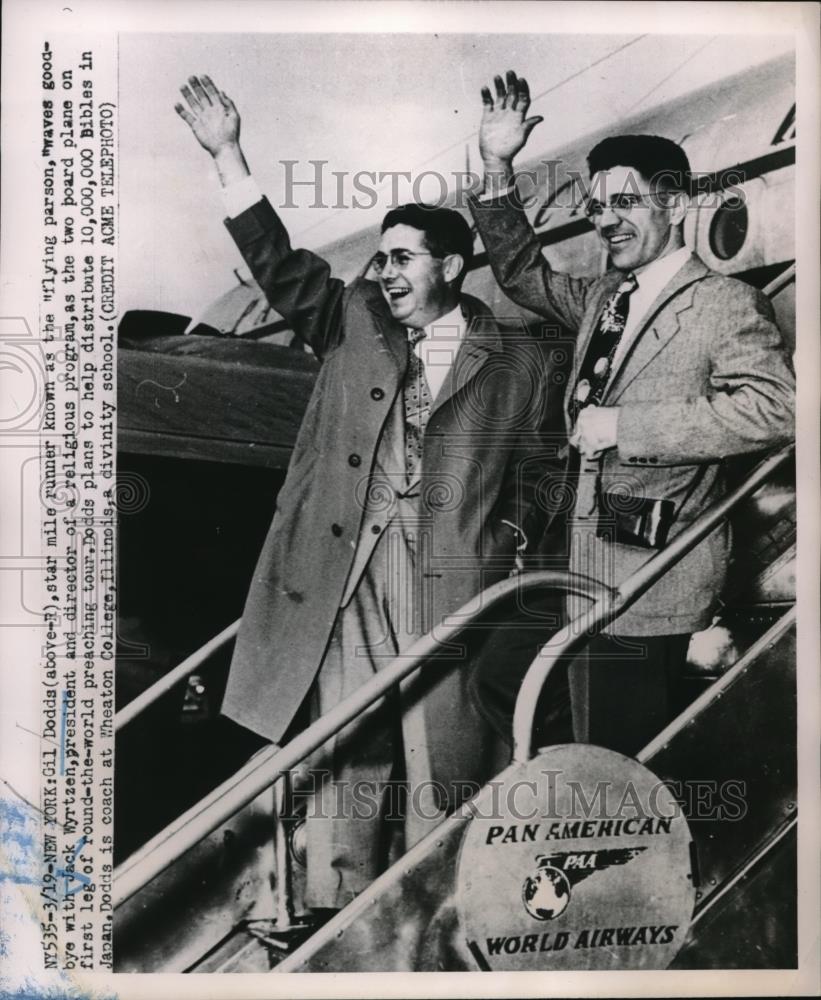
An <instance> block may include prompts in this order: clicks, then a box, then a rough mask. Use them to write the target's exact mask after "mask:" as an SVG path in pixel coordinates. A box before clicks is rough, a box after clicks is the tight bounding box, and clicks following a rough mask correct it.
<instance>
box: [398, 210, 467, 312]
mask: <svg viewBox="0 0 821 1000" xmlns="http://www.w3.org/2000/svg"><path fill="white" fill-rule="evenodd" d="M391 251H394V252H395V253H397V255H398V256H399V257H400V266H399V267H397V266H396V264H394V263H393V261H392V260H391V256H390V255H391ZM399 251H405V255H401V254H398V252H399ZM379 252H380V253H382V254H385V255H386V257H387V260H386V261H385V265H384V267H383V269H382V273H381V274H380V275H379V284H380V287H381V288H382V294H383V295H384V296H385V301H386V302H387V303H388V306H389V308H390V311H391V315H392V316H393V318H394V319H396V320H398V321H399V322H400V323H402V324H403V325H404V326H412V327H418V328H421V327H423V326H427V325H428V323H432V322H433V321H434V320H436V319H439V317H440V316H444V315H445V313H448V312H450V311H451V309H454V308H455V307H456V305H457V303H458V301H459V293H458V292H457V291H456V289H454V287H453V285H452V284H451V282H452V281H453V280H454V279H455V278H456V276H457V275H458V273H459V271H460V269H461V260H462V259H461V257H460V256H459V255H458V254H450V255H449V256H447V257H445V258H444V259H442V258H439V257H433V256H431V253H430V250H428V248H427V246H426V245H425V234H424V233H423V232H422V230H421V229H414V227H413V226H406V225H404V224H400V225H396V226H391V228H390V229H386V230H385V232H384V233H383V234H382V239H381V240H380V243H379Z"/></svg>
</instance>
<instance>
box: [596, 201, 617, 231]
mask: <svg viewBox="0 0 821 1000" xmlns="http://www.w3.org/2000/svg"><path fill="white" fill-rule="evenodd" d="M620 222H621V216H620V215H619V214H618V213H617V212H616V210H615V209H614V208H613V206H612V205H602V210H601V215H600V216H599V228H600V229H609V228H610V227H611V226H617V225H618V224H619V223H620Z"/></svg>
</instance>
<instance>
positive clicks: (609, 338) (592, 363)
mask: <svg viewBox="0 0 821 1000" xmlns="http://www.w3.org/2000/svg"><path fill="white" fill-rule="evenodd" d="M637 287H638V281H636V276H635V274H633V273H632V271H631V272H630V273H629V274H627V275H626V276H625V278H624V280H623V281H622V283H621V284H620V285H619V287H618V288H617V289H616V290H615V292H613V294H612V295H611V296H610V298H609V299H608V300H607V301H606V302H605V304H604V309H602V311H601V315H600V316H599V321H598V324H597V325H596V330H595V332H594V333H593V336H592V337H591V338H590V344H589V345H588V348H587V353H586V354H585V356H584V361H583V362H582V365H581V368H580V369H579V379H578V381H577V382H576V388H575V390H574V392H573V398H572V400H571V401H570V418H571V421H572V422H573V423H575V422H576V420H577V419H578V416H579V413H580V412H581V411H582V410H583V409H584V408H585V406H591V405H594V404H598V403H599V402H600V401H601V398H602V396H603V395H604V390H605V388H606V387H607V382H608V380H609V378H610V371H611V369H612V366H613V358H614V357H615V354H616V350H617V349H618V346H619V341H620V340H621V335H622V334H623V333H624V325H625V323H626V322H627V313H628V310H629V309H630V295H631V294H632V293H633V292H634V291H635V290H636V288H637Z"/></svg>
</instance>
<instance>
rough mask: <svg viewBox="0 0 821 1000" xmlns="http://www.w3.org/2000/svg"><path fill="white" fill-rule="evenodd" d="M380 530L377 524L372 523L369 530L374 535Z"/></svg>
mask: <svg viewBox="0 0 821 1000" xmlns="http://www.w3.org/2000/svg"><path fill="white" fill-rule="evenodd" d="M381 530H382V529H381V528H380V527H379V525H378V524H375V525H374V526H373V527H372V528H371V531H372V532H373V533H374V534H375V535H378V534H379V532H380V531H381Z"/></svg>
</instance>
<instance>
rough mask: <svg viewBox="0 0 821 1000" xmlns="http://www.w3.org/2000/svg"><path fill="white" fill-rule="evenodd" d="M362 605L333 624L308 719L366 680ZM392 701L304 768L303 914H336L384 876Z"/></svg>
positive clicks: (368, 665)
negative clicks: (316, 909) (307, 908)
mask: <svg viewBox="0 0 821 1000" xmlns="http://www.w3.org/2000/svg"><path fill="white" fill-rule="evenodd" d="M361 611H362V607H361V605H358V604H356V602H353V603H352V604H351V605H349V606H348V607H347V608H346V609H344V610H343V611H340V613H339V616H338V618H337V622H336V626H335V628H334V633H333V636H332V638H331V643H330V645H329V648H328V651H327V653H326V655H325V658H324V660H323V663H322V667H321V669H320V672H319V675H318V677H317V683H316V686H315V692H314V698H313V701H312V711H311V715H312V716H313V717H314V718H318V717H319V716H321V715H324V714H326V713H327V712H328V711H330V710H331V709H332V708H333V707H335V706H336V705H338V704H339V702H340V701H342V700H343V699H344V698H346V697H347V696H348V695H349V694H351V693H352V692H353V691H355V690H356V689H357V688H358V687H360V686H361V685H362V684H363V683H365V681H367V680H368V679H369V678H370V677H372V676H373V673H374V665H373V661H372V658H371V656H370V654H369V650H368V646H367V644H366V641H365V639H366V637H365V635H363V628H362V622H361ZM397 728H398V721H397V708H396V696H395V695H393V694H392V695H389V696H387V697H385V698H383V699H380V701H379V702H377V703H376V704H375V705H373V706H371V707H370V708H369V709H366V711H365V712H363V713H362V714H361V715H360V716H359V717H358V718H357V719H355V720H353V722H350V723H349V724H348V725H347V726H345V728H344V729H342V730H341V731H340V732H339V733H338V734H337V735H336V736H335V737H334V738H332V739H331V740H329V741H328V743H326V744H325V746H323V747H322V748H321V749H320V750H319V751H317V753H316V754H314V755H313V756H312V759H311V761H310V762H309V773H308V778H307V784H306V786H305V788H304V790H303V791H302V794H306V795H308V793H311V792H312V794H310V795H309V797H308V802H307V811H306V829H305V833H306V840H307V873H306V891H305V901H306V903H307V905H308V906H311V907H321V908H333V909H338V908H340V907H342V906H345V905H346V904H347V903H349V902H350V901H351V900H352V899H353V898H354V896H356V895H357V894H358V893H360V892H362V890H363V889H366V888H367V887H368V886H369V885H370V884H371V882H373V880H374V879H375V878H376V877H377V876H378V875H379V874H381V872H382V871H384V869H385V865H386V854H387V845H386V837H385V828H384V823H383V816H384V813H385V811H386V809H387V808H388V807H389V805H390V802H389V801H388V799H389V796H390V794H391V791H392V787H391V778H392V773H393V766H394V760H395V757H396V752H397V742H398V740H397Z"/></svg>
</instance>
